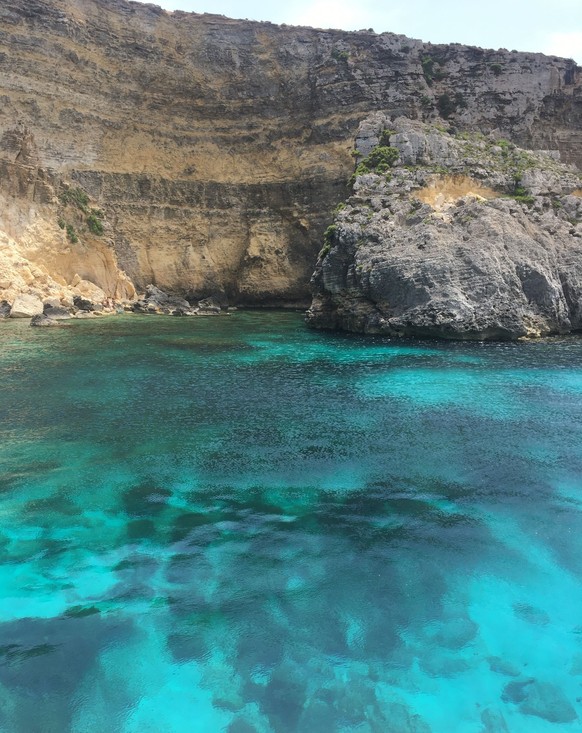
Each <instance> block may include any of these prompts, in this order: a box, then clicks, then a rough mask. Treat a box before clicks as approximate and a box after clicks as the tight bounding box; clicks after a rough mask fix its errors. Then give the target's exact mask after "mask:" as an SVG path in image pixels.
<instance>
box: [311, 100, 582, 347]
mask: <svg viewBox="0 0 582 733" xmlns="http://www.w3.org/2000/svg"><path fill="white" fill-rule="evenodd" d="M357 144H358V145H359V147H358V148H357V152H358V153H359V155H360V157H361V162H360V164H359V165H358V168H357V170H356V175H355V176H354V183H353V186H354V190H353V195H352V196H351V197H350V198H349V199H348V200H347V202H346V205H345V206H341V207H340V208H339V210H338V211H337V213H336V216H335V221H334V224H333V225H331V226H330V227H329V229H328V230H327V232H326V237H325V240H326V241H325V245H324V248H323V249H322V251H321V253H320V257H319V261H318V263H317V268H316V272H315V275H314V277H313V287H314V299H313V304H312V307H311V309H310V311H309V313H308V322H309V323H311V324H312V325H314V326H316V327H319V328H328V329H343V330H347V331H356V332H364V333H379V334H388V335H391V336H420V337H441V338H457V339H497V340H499V339H501V340H503V339H516V338H520V337H524V336H540V335H546V334H555V333H567V332H570V331H582V177H581V175H580V173H579V171H578V169H576V168H575V167H574V166H566V165H564V164H562V163H560V162H558V161H557V160H556V157H557V156H556V155H551V154H548V153H547V152H534V151H526V150H523V149H521V148H518V147H516V146H515V145H514V144H512V143H510V142H508V141H507V140H505V139H503V138H500V137H499V136H498V135H497V134H492V135H488V136H485V135H482V134H478V133H472V134H471V133H460V134H456V135H451V134H449V133H448V132H446V131H444V130H443V129H442V128H438V127H435V126H434V125H432V126H431V125H427V124H425V123H420V122H414V121H411V120H408V119H405V118H399V119H396V120H391V119H390V118H388V117H386V116H384V115H382V114H376V115H374V116H373V117H372V118H371V119H369V120H367V121H366V122H365V123H364V124H363V125H362V128H361V131H360V134H359V136H358V143H357Z"/></svg>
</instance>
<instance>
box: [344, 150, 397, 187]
mask: <svg viewBox="0 0 582 733" xmlns="http://www.w3.org/2000/svg"><path fill="white" fill-rule="evenodd" d="M398 157H399V153H398V150H397V149H396V148H393V147H390V146H389V145H377V146H376V147H375V148H374V149H373V150H372V151H371V152H370V155H368V157H367V158H364V160H362V161H361V162H360V163H358V167H357V168H356V170H355V171H354V173H353V175H352V177H351V178H350V180H349V185H350V186H353V184H354V182H355V180H356V178H357V177H358V176H363V175H365V174H366V173H378V174H382V173H388V171H389V170H390V168H392V166H393V165H394V163H396V161H397V160H398Z"/></svg>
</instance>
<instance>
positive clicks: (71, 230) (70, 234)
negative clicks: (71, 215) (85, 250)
mask: <svg viewBox="0 0 582 733" xmlns="http://www.w3.org/2000/svg"><path fill="white" fill-rule="evenodd" d="M66 229H67V239H68V240H69V242H70V243H71V244H77V242H78V241H79V237H78V236H77V232H76V231H75V227H74V226H73V225H72V224H67V226H66Z"/></svg>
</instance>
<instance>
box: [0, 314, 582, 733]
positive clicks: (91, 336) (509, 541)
mask: <svg viewBox="0 0 582 733" xmlns="http://www.w3.org/2000/svg"><path fill="white" fill-rule="evenodd" d="M580 730H582V338H580V337H556V338H552V339H545V340H538V341H532V342H524V343H454V342H450V343H449V342H446V343H445V342H437V341H397V340H391V339H389V338H381V337H363V336H355V335H346V334H338V333H324V332H317V331H313V330H309V329H308V328H307V327H306V326H305V324H304V322H303V316H302V314H301V313H296V312H288V311H287V312H278V311H238V312H233V313H231V314H230V315H225V316H216V317H193V318H176V317H169V316H141V315H135V314H128V315H119V316H113V317H107V318H105V317H103V318H97V317H96V318H94V319H85V320H82V321H70V322H67V323H64V324H63V325H62V326H60V327H54V328H45V329H42V328H30V327H29V325H28V322H27V321H15V320H10V321H6V322H2V323H0V731H1V733H222V732H223V731H224V732H225V733H574V732H575V731H576V732H579V731H580Z"/></svg>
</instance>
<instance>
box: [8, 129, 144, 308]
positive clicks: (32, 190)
mask: <svg viewBox="0 0 582 733" xmlns="http://www.w3.org/2000/svg"><path fill="white" fill-rule="evenodd" d="M12 138H13V140H14V141H15V142H16V143H17V144H18V153H17V155H16V160H15V162H8V161H6V160H0V300H4V301H6V302H8V303H13V302H14V301H15V299H16V298H17V297H18V296H19V295H23V294H24V295H29V296H33V297H34V298H35V299H37V301H39V302H42V301H45V300H50V301H55V300H56V301H57V302H59V301H60V302H62V303H63V304H69V303H70V304H72V303H73V300H74V298H75V297H76V296H77V297H90V298H91V299H92V300H95V301H97V302H98V303H99V302H102V301H107V299H109V300H115V301H123V300H127V299H131V298H133V296H134V295H135V288H134V287H133V284H132V283H131V281H130V280H129V278H128V277H127V276H126V275H125V273H124V272H122V271H121V269H120V268H119V265H118V262H117V258H116V255H115V252H114V250H113V247H112V242H111V237H110V234H111V231H110V230H111V227H110V226H109V225H108V224H107V222H106V221H103V216H104V214H103V212H102V211H100V210H97V209H91V208H90V207H89V206H88V204H89V199H88V197H87V196H86V195H85V194H84V193H83V192H81V190H80V189H78V188H71V187H70V186H69V185H67V184H66V183H65V182H64V181H62V180H60V178H59V177H58V176H57V175H56V174H55V173H52V172H49V171H47V170H45V169H43V168H42V167H39V165H38V156H37V154H36V150H35V147H34V144H33V141H32V137H31V135H30V134H29V133H28V131H27V130H26V129H21V130H18V129H17V130H13V131H12ZM73 194H77V197H78V196H79V195H80V196H81V199H80V201H75V200H74V196H73ZM81 209H82V210H81ZM92 229H93V231H92ZM41 310H42V307H41Z"/></svg>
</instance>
